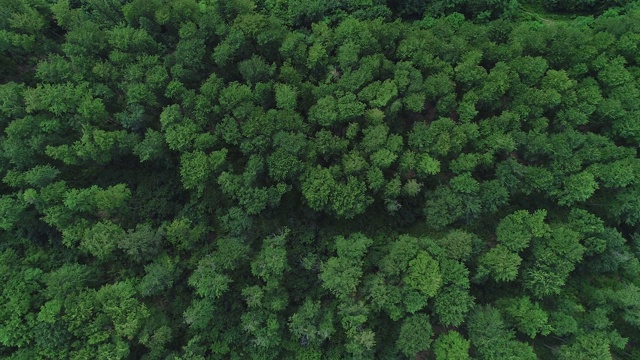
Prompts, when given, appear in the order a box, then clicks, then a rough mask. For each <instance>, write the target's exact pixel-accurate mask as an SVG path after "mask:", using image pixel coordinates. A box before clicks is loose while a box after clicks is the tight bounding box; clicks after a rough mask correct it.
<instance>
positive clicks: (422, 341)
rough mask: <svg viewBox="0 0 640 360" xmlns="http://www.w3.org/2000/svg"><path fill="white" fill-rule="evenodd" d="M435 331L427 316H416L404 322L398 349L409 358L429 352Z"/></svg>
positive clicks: (397, 342) (399, 336)
mask: <svg viewBox="0 0 640 360" xmlns="http://www.w3.org/2000/svg"><path fill="white" fill-rule="evenodd" d="M432 336H433V329H432V328H431V323H430V322H429V316H427V315H426V314H416V315H412V316H410V317H408V318H406V319H405V320H404V321H403V322H402V327H401V328H400V335H398V340H397V341H396V344H397V346H398V349H399V350H400V351H401V352H402V353H403V354H404V355H405V356H407V357H408V358H411V357H414V356H416V355H417V354H418V353H420V352H422V351H425V350H428V349H429V347H430V346H431V342H432V339H431V337H432Z"/></svg>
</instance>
